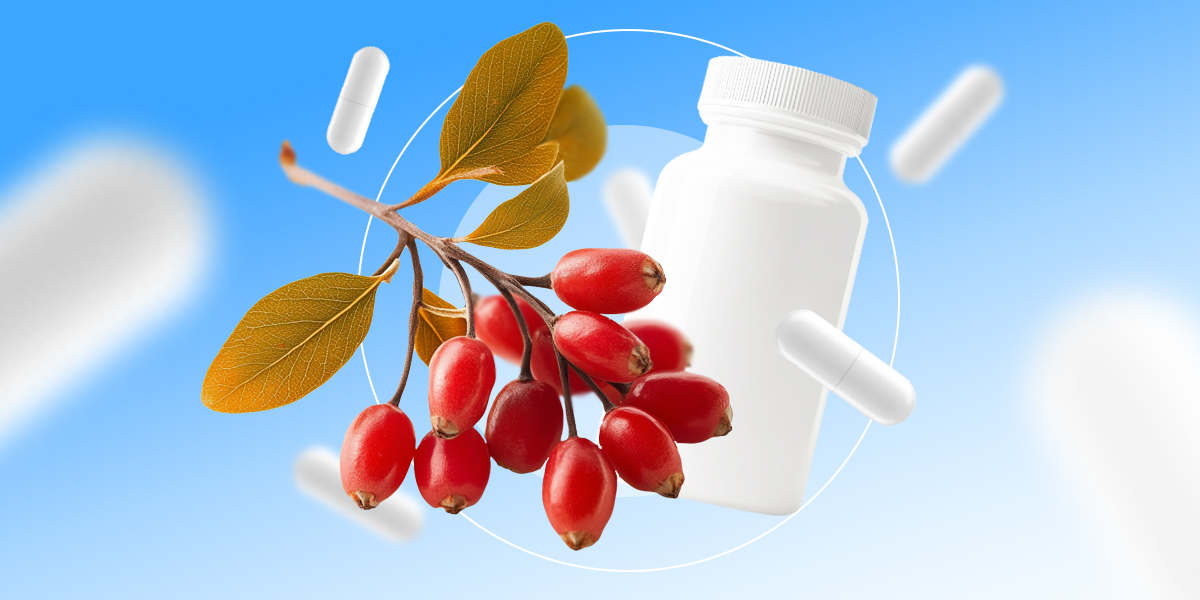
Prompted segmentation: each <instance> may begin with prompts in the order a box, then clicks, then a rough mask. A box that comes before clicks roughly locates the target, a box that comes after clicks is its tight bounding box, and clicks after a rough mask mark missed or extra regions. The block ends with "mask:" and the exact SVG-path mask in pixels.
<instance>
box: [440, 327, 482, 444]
mask: <svg viewBox="0 0 1200 600" xmlns="http://www.w3.org/2000/svg"><path fill="white" fill-rule="evenodd" d="M495 384H496V361H495V359H493V358H492V351H491V350H490V349H488V347H487V344H484V343H483V342H481V341H479V340H477V339H473V338H469V337H461V336H460V337H456V338H450V339H449V340H447V341H446V342H445V343H443V344H442V345H441V347H439V348H438V349H437V352H434V353H433V358H431V359H430V360H429V420H430V421H431V422H432V423H433V433H434V434H435V435H437V436H438V437H443V438H446V439H450V438H453V437H454V436H456V435H458V434H459V432H461V431H466V430H468V429H471V428H472V427H474V426H475V424H476V423H478V422H479V419H481V418H483V413H484V411H486V410H487V402H488V397H489V396H491V394H492V386H493V385H495Z"/></svg>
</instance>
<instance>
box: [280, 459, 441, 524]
mask: <svg viewBox="0 0 1200 600" xmlns="http://www.w3.org/2000/svg"><path fill="white" fill-rule="evenodd" d="M340 468H341V467H340V464H339V461H338V455H337V454H334V453H333V451H331V450H329V449H328V448H321V447H315V448H309V449H308V450H305V451H304V452H303V453H301V454H300V456H299V457H298V458H297V459H296V467H295V471H294V475H295V477H296V487H298V488H300V491H302V492H304V493H305V494H307V495H308V496H309V497H311V498H312V499H313V500H316V501H317V502H320V503H321V504H324V505H325V506H328V507H329V508H332V509H333V510H334V511H336V512H338V513H341V514H342V515H343V516H345V517H347V518H349V519H351V520H352V521H354V522H356V523H358V524H359V525H362V526H363V527H366V528H367V529H370V530H371V531H373V532H375V533H376V534H378V535H380V536H382V537H384V538H385V539H388V540H391V541H393V542H407V541H410V540H412V539H413V538H415V537H417V534H419V533H421V527H422V526H423V525H424V524H425V515H424V514H423V513H422V511H421V507H420V505H418V504H417V503H416V501H415V500H413V499H412V498H410V497H408V495H407V494H405V493H403V492H399V491H398V492H396V493H395V494H392V496H391V497H390V498H388V499H387V500H384V501H383V502H380V503H379V506H376V507H375V508H372V509H371V510H363V509H361V508H359V507H358V506H357V505H356V504H355V503H354V501H353V500H351V499H350V497H349V496H347V495H346V492H345V491H344V490H343V489H342V476H341V473H340V472H339V469H340Z"/></svg>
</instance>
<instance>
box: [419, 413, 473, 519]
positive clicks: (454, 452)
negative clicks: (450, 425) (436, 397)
mask: <svg viewBox="0 0 1200 600" xmlns="http://www.w3.org/2000/svg"><path fill="white" fill-rule="evenodd" d="M491 469H492V462H491V458H490V457H489V456H488V449H487V442H484V441H483V436H481V435H479V432H478V431H476V430H475V429H467V430H464V431H463V432H462V433H460V434H458V435H457V436H455V437H454V438H453V439H443V438H440V437H437V436H436V435H434V434H433V432H432V431H431V432H429V433H427V434H425V438H424V439H422V440H421V445H420V446H417V454H416V457H415V458H414V459H413V476H414V477H416V479H417V488H418V489H419V490H420V491H421V497H422V498H424V499H425V502H428V503H429V505H430V506H432V507H434V508H444V509H446V512H448V513H450V514H452V515H453V514H458V512H459V511H461V510H462V509H464V508H466V507H468V506H472V505H474V504H475V503H476V502H479V499H480V498H481V497H483V490H484V488H486V487H487V482H488V476H489V475H490V474H491Z"/></svg>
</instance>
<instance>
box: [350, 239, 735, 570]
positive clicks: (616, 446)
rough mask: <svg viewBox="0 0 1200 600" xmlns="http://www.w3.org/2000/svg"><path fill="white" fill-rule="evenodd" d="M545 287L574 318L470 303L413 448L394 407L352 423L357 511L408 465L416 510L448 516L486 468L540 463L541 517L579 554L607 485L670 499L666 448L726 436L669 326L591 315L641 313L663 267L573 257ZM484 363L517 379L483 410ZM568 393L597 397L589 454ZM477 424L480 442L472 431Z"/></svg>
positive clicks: (706, 382)
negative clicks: (515, 371)
mask: <svg viewBox="0 0 1200 600" xmlns="http://www.w3.org/2000/svg"><path fill="white" fill-rule="evenodd" d="M543 281H544V282H547V283H548V287H550V288H551V289H553V290H554V293H555V294H556V295H557V296H558V297H559V298H560V299H561V300H562V301H563V302H565V303H567V304H568V305H569V306H571V307H572V308H574V309H576V310H573V311H571V312H568V313H566V314H563V315H561V316H554V315H553V314H552V313H550V312H549V311H548V310H547V309H545V307H544V306H542V305H540V302H538V301H537V300H536V299H535V298H532V296H531V297H530V298H531V299H533V300H534V302H537V303H538V304H539V305H538V306H535V305H533V304H530V303H529V302H527V301H525V300H524V299H520V298H516V297H514V296H513V295H512V294H511V293H510V292H509V291H508V290H507V289H505V288H504V287H501V288H500V289H501V291H502V293H501V294H499V295H495V296H489V297H486V298H483V299H481V300H479V301H478V302H477V303H474V306H473V311H474V325H475V328H474V333H475V335H476V336H477V337H471V336H470V335H467V336H460V337H454V338H451V339H450V340H447V341H446V342H445V343H443V344H442V345H441V346H440V347H439V348H438V349H437V351H436V352H435V353H434V354H433V358H432V360H430V362H429V415H430V422H431V426H432V428H431V431H430V432H429V433H427V434H426V435H425V437H424V438H423V439H422V440H421V443H420V445H416V438H415V435H414V432H413V426H412V423H411V422H410V421H409V419H408V417H407V416H406V415H405V414H404V411H402V410H400V409H399V408H397V407H396V406H394V405H392V404H384V405H375V406H371V407H369V408H367V409H366V410H364V411H363V412H362V413H361V414H360V415H359V416H358V418H356V419H355V420H354V422H353V423H351V425H350V428H349V430H347V432H346V438H345V441H344V442H343V444H342V464H341V468H342V485H343V487H344V488H345V490H346V493H347V494H349V495H350V497H351V498H353V499H354V500H355V502H357V503H358V505H359V506H360V507H362V508H364V509H370V508H373V507H375V506H377V505H378V504H379V503H380V502H382V501H383V500H385V499H387V498H388V497H389V496H391V495H392V494H393V493H394V492H395V491H396V489H397V488H399V487H400V484H401V483H402V482H403V481H404V477H405V475H406V474H407V472H408V466H409V463H410V462H411V463H412V465H413V471H414V474H415V477H416V480H417V487H418V488H419V489H420V491H421V496H422V497H423V498H424V499H425V501H426V502H428V503H429V505H430V506H433V507H435V508H436V507H441V508H444V509H445V510H446V512H449V513H452V514H453V513H457V512H459V511H461V510H463V509H464V508H467V507H469V506H472V505H474V504H475V503H476V502H478V501H479V500H480V498H481V497H482V496H483V492H484V489H485V488H486V487H487V482H488V477H489V474H490V460H494V461H495V462H496V464H497V465H499V466H501V467H504V468H506V469H509V470H510V471H513V472H516V473H531V472H534V471H537V470H538V469H540V468H542V466H543V465H544V466H545V475H544V479H543V483H542V502H543V504H544V506H545V509H546V516H547V517H548V518H549V520H550V524H551V526H552V527H553V528H554V530H555V532H557V533H558V534H559V536H560V537H561V538H562V539H563V541H564V542H566V544H567V545H568V546H569V547H570V548H571V549H573V550H579V549H582V548H586V547H588V546H591V545H592V544H594V543H595V542H596V541H597V540H599V539H600V535H601V533H602V532H603V531H604V526H605V525H606V524H607V523H608V520H609V518H610V517H611V516H612V511H613V506H614V504H615V501H616V491H617V477H618V476H620V478H621V479H623V480H625V482H626V483H628V484H629V485H630V486H632V487H634V488H636V489H639V490H643V491H648V492H656V493H658V494H660V495H662V496H665V497H667V498H675V497H678V496H679V491H680V488H681V487H682V486H683V483H684V474H683V464H682V462H681V460H680V457H679V450H678V448H677V446H676V444H677V443H686V444H694V443H699V442H703V441H704V440H707V439H709V438H711V437H714V436H722V435H725V434H727V433H729V431H730V430H731V419H732V412H731V410H730V407H729V396H728V394H727V393H726V392H725V388H723V387H722V386H721V385H720V384H719V383H717V382H715V381H713V380H711V379H709V378H707V377H704V376H701V375H698V374H695V373H687V372H685V371H684V369H685V368H686V367H687V366H688V362H689V358H690V355H691V350H692V349H691V346H690V345H689V344H688V342H687V340H686V339H685V338H684V337H683V335H682V334H681V333H680V332H679V331H677V330H676V329H674V328H673V327H671V326H669V325H667V324H665V323H658V322H654V321H630V322H629V323H627V324H626V326H622V325H621V324H618V323H617V322H615V321H613V320H612V319H610V318H608V317H606V316H604V314H602V313H607V314H616V313H625V312H630V311H634V310H637V309H639V308H642V307H643V306H645V305H647V304H648V303H649V302H650V301H651V300H653V299H654V297H655V296H657V295H658V293H659V292H661V291H662V288H663V285H664V284H665V283H666V276H665V275H664V273H663V270H662V267H661V266H660V265H659V264H658V262H656V261H655V260H654V259H652V258H650V257H649V256H647V255H646V254H644V253H642V252H638V251H636V250H616V249H585V250H576V251H574V252H570V253H568V254H567V255H566V256H564V257H563V258H562V259H561V260H560V261H559V262H558V265H557V266H556V267H555V268H554V271H553V272H551V273H550V274H549V275H548V276H547V277H544V278H540V279H538V280H535V281H534V282H536V283H540V282H543ZM494 355H499V356H500V357H501V358H502V359H504V360H507V361H510V362H514V363H518V364H520V365H521V374H520V376H518V378H517V379H516V380H515V381H512V382H509V383H508V384H507V385H505V386H504V387H503V388H502V389H501V390H500V392H499V393H498V394H497V395H496V399H495V401H494V402H492V405H491V410H490V411H488V410H487V408H488V397H489V394H490V392H491V390H492V387H493V385H494V384H495V382H496V367H495V362H494V358H493V356H494ZM572 390H580V391H584V390H587V391H591V392H594V393H596V394H597V396H598V397H599V399H600V401H601V402H602V403H603V404H604V408H605V415H604V420H603V421H602V423H601V425H600V436H599V442H600V445H599V446H597V445H596V444H594V443H593V442H591V441H590V440H588V439H586V438H582V437H579V436H578V435H577V434H576V431H575V424H574V418H573V415H572V409H571V392H572ZM560 395H561V396H562V397H563V398H564V402H563V403H560V401H559V396H560ZM564 405H565V407H566V420H567V425H568V429H569V435H568V437H567V439H566V440H562V430H563V420H564ZM485 412H487V422H486V428H485V433H484V435H480V434H479V432H478V431H477V430H476V429H475V426H476V424H477V423H479V421H480V420H481V419H483V416H484V413H485ZM414 446H415V449H414ZM489 458H490V460H489Z"/></svg>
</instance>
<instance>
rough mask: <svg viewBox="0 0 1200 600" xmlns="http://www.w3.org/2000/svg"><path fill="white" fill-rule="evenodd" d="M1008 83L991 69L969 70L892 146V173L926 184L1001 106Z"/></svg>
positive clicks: (973, 67) (980, 67)
mask: <svg viewBox="0 0 1200 600" xmlns="http://www.w3.org/2000/svg"><path fill="white" fill-rule="evenodd" d="M1003 96H1004V83H1003V82H1002V81H1001V80H1000V75H998V74H997V73H996V72H995V71H994V70H992V69H991V68H990V67H985V66H979V65H976V66H972V67H968V68H967V69H966V70H964V71H963V72H962V73H960V74H959V75H958V78H957V79H955V80H954V82H953V83H951V84H950V87H948V88H946V90H945V91H944V92H942V95H941V96H939V97H938V99H937V100H935V101H934V102H933V104H932V105H930V106H929V108H927V109H925V112H924V113H923V114H921V116H920V117H919V118H918V119H917V121H916V122H915V123H913V124H912V126H911V127H909V128H908V131H906V132H904V135H902V136H900V140H899V141H897V142H896V143H895V144H894V145H893V146H892V151H891V157H890V160H891V164H892V172H893V173H895V175H896V177H899V178H900V179H903V180H904V181H907V182H909V183H924V182H926V181H928V180H929V179H930V178H931V177H933V176H934V175H935V174H936V173H937V172H938V170H939V169H941V168H942V165H944V164H945V163H946V161H947V160H949V159H950V157H951V156H953V155H954V153H955V152H957V151H958V149H959V148H960V147H962V145H963V144H964V143H965V142H966V141H967V139H969V138H970V137H971V135H972V134H974V133H975V130H977V129H979V127H980V126H981V125H983V123H984V122H985V121H987V119H988V117H990V116H991V115H992V113H993V112H994V111H995V110H996V107H997V106H999V105H1000V100H1001V98H1003Z"/></svg>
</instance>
